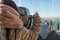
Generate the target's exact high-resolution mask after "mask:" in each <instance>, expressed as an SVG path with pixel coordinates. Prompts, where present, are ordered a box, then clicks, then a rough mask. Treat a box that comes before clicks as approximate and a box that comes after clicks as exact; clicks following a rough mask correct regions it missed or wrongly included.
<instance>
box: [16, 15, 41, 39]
mask: <svg viewBox="0 0 60 40" xmlns="http://www.w3.org/2000/svg"><path fill="white" fill-rule="evenodd" d="M40 24H41V18H40V16H39V15H38V14H35V15H34V16H33V28H32V29H27V28H25V27H22V28H21V29H18V30H17V32H16V40H37V38H38V35H39V31H40ZM17 33H18V34H17Z"/></svg>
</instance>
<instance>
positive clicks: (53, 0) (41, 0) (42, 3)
mask: <svg viewBox="0 0 60 40" xmlns="http://www.w3.org/2000/svg"><path fill="white" fill-rule="evenodd" d="M14 1H15V2H16V4H17V5H18V6H23V7H26V8H28V9H29V10H30V14H32V15H33V14H34V13H35V11H38V12H39V15H40V16H41V17H60V0H14Z"/></svg>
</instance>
